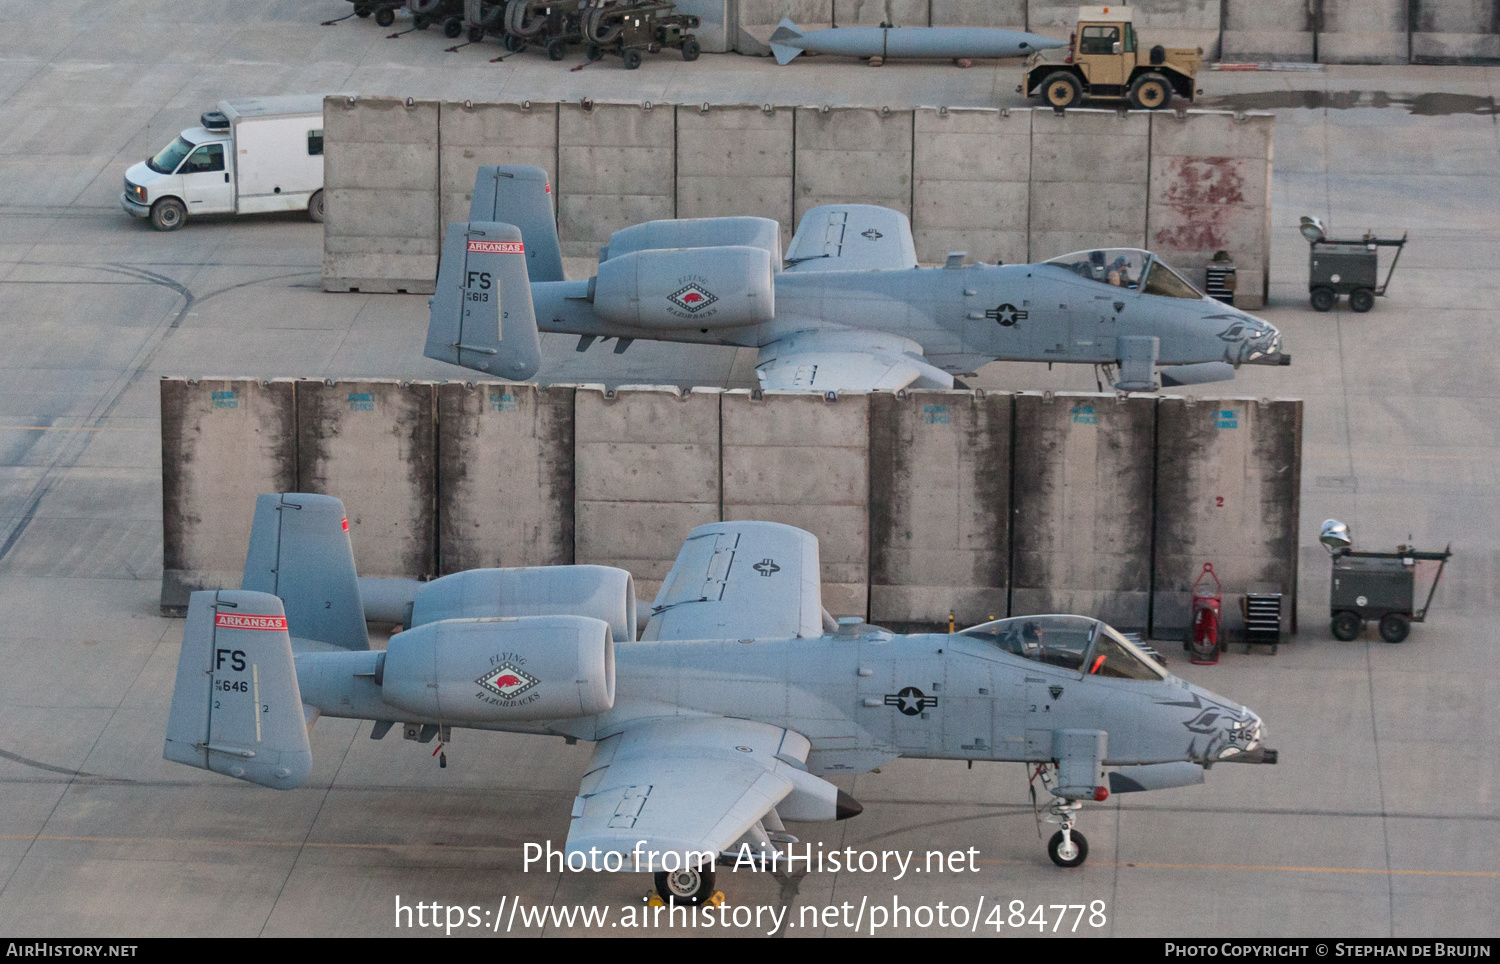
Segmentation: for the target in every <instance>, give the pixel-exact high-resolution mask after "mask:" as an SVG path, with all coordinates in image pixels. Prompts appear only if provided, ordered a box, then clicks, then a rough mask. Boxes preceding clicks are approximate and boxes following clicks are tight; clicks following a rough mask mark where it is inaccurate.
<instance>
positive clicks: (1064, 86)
mask: <svg viewBox="0 0 1500 964" xmlns="http://www.w3.org/2000/svg"><path fill="white" fill-rule="evenodd" d="M1042 99H1043V100H1045V101H1046V102H1047V103H1049V104H1051V105H1052V106H1053V107H1057V108H1064V107H1077V106H1078V102H1079V101H1080V100H1082V99H1083V88H1082V87H1081V86H1079V84H1078V78H1077V77H1074V76H1073V75H1072V74H1070V73H1068V72H1067V71H1065V70H1059V71H1058V72H1057V73H1055V74H1049V75H1048V76H1047V79H1046V80H1044V81H1042Z"/></svg>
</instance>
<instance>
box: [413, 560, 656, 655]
mask: <svg viewBox="0 0 1500 964" xmlns="http://www.w3.org/2000/svg"><path fill="white" fill-rule="evenodd" d="M564 615H566V616H589V617H592V618H594V619H602V620H604V621H605V622H606V623H608V624H609V629H610V636H611V637H612V638H613V639H614V640H615V641H616V642H630V641H632V640H634V639H635V581H634V580H633V579H632V578H631V576H630V573H628V572H626V571H625V570H624V569H616V568H614V567H613V566H536V567H532V568H525V569H470V570H468V571H466V572H455V573H453V574H452V575H448V576H443V577H442V578H440V579H434V580H433V581H432V582H429V583H423V584H421V587H420V588H419V589H418V590H417V595H416V598H415V599H413V600H412V609H411V625H412V626H422V625H425V624H427V623H435V622H438V621H440V620H444V619H472V618H476V617H482V616H564Z"/></svg>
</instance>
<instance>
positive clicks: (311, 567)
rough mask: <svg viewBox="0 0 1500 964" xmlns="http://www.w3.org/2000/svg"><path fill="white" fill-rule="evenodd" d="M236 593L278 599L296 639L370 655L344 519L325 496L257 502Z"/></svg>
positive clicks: (341, 511) (270, 498)
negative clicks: (242, 571) (248, 591)
mask: <svg viewBox="0 0 1500 964" xmlns="http://www.w3.org/2000/svg"><path fill="white" fill-rule="evenodd" d="M240 586H241V588H242V589H247V590H250V591H253V592H257V593H268V594H270V595H272V596H276V597H279V600H280V601H279V603H278V605H281V606H283V607H284V613H285V616H286V622H287V623H288V625H289V626H290V632H291V634H292V635H293V636H296V637H297V638H298V639H310V640H316V641H318V642H320V643H327V644H328V645H330V646H336V647H338V648H339V649H352V650H361V649H369V648H370V637H369V634H368V633H367V632H366V630H365V610H364V603H363V601H362V600H361V599H360V594H359V577H358V576H357V575H356V573H355V571H354V549H353V547H352V546H351V545H350V544H349V520H348V516H347V515H346V514H345V512H344V503H342V502H340V501H339V500H338V499H335V498H334V497H333V496H331V495H306V494H302V493H296V492H287V493H283V494H280V495H262V496H257V497H256V499H255V521H254V522H253V523H252V525H251V526H250V548H249V550H248V551H247V552H246V553H245V576H244V579H243V580H242V582H241V583H240Z"/></svg>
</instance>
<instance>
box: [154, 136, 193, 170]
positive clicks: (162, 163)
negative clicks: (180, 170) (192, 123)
mask: <svg viewBox="0 0 1500 964" xmlns="http://www.w3.org/2000/svg"><path fill="white" fill-rule="evenodd" d="M194 146H195V145H194V144H193V142H192V141H190V140H187V139H185V138H183V137H181V136H179V137H178V138H177V139H176V140H175V141H173V142H172V143H170V144H168V145H167V146H166V147H163V148H162V149H161V153H160V154H158V155H156V156H155V157H153V158H151V159H150V160H148V161H147V162H146V166H147V167H149V168H151V170H153V171H155V172H156V173H158V174H171V173H172V172H173V171H175V170H177V165H179V164H181V163H182V159H183V158H184V157H187V156H188V153H189V152H190V151H192V149H193V147H194Z"/></svg>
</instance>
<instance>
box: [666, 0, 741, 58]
mask: <svg viewBox="0 0 1500 964" xmlns="http://www.w3.org/2000/svg"><path fill="white" fill-rule="evenodd" d="M675 5H676V7H677V12H678V13H686V14H691V15H692V16H695V17H697V18H698V29H697V30H694V31H693V36H694V37H697V38H698V43H699V44H701V45H702V47H703V52H704V53H706V54H722V53H728V52H729V51H731V50H733V49H734V41H735V36H736V35H737V34H738V33H739V25H738V24H737V23H735V15H736V13H737V7H736V4H735V0H676V4H675Z"/></svg>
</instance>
